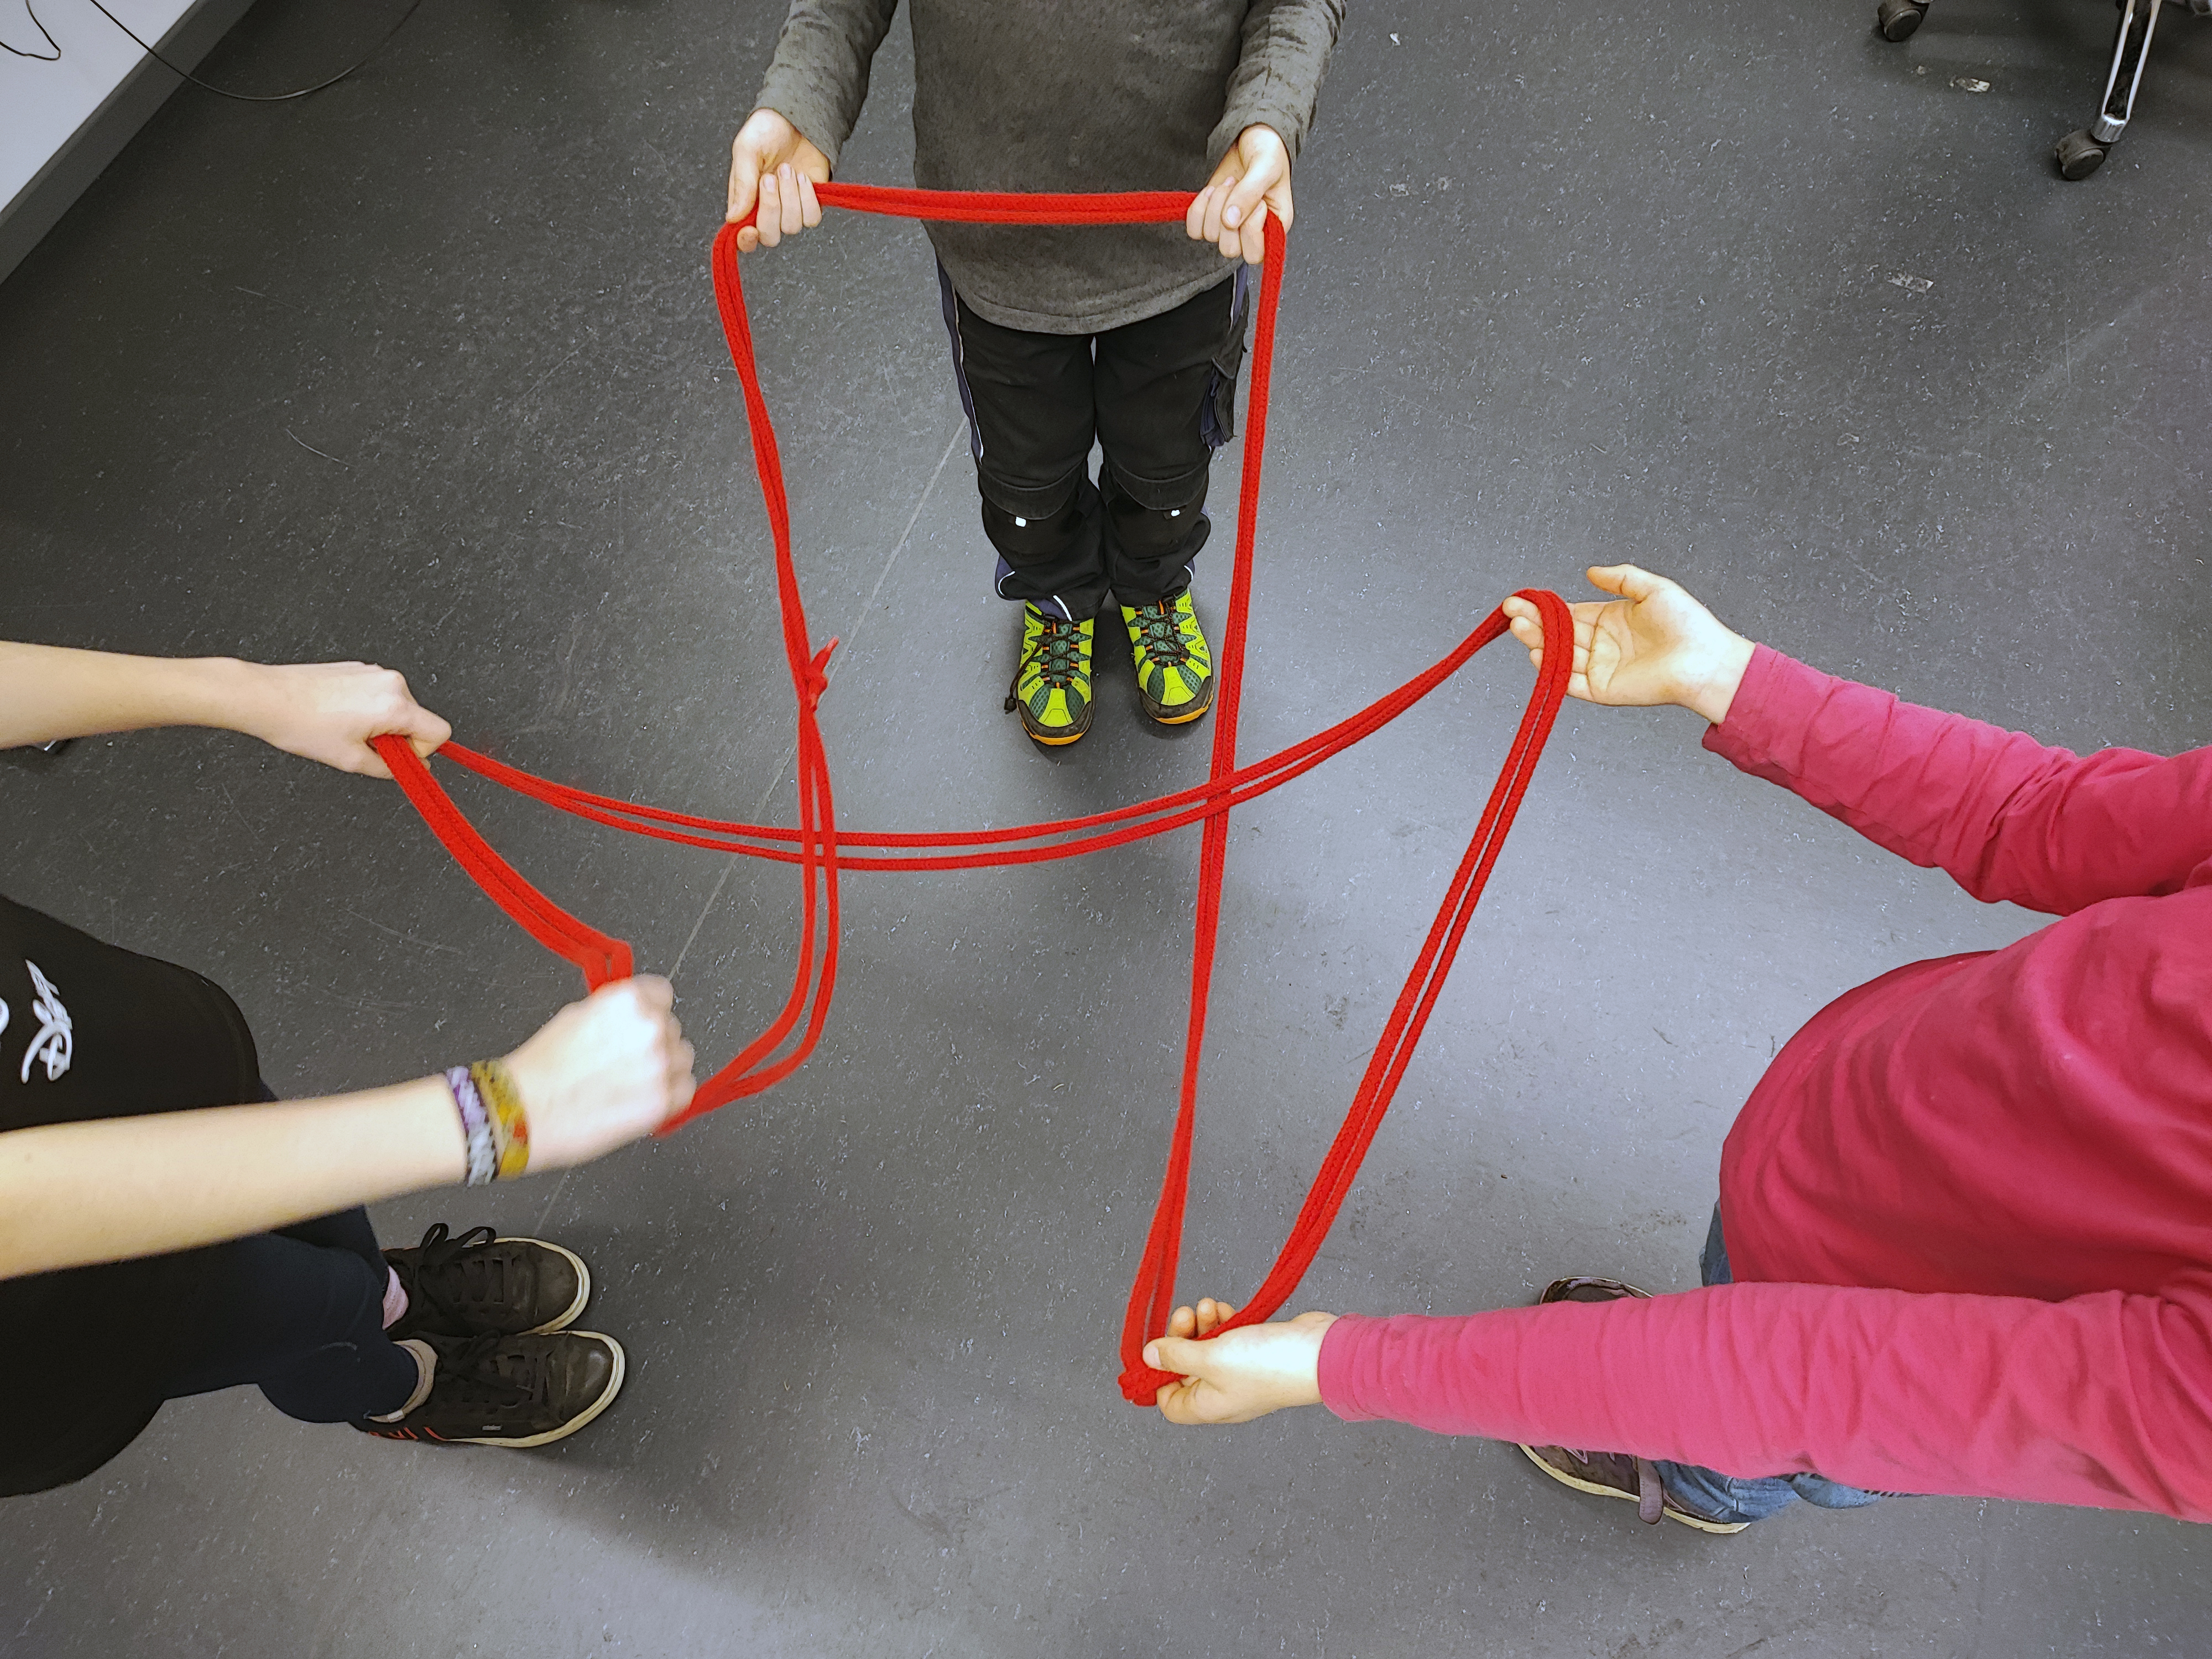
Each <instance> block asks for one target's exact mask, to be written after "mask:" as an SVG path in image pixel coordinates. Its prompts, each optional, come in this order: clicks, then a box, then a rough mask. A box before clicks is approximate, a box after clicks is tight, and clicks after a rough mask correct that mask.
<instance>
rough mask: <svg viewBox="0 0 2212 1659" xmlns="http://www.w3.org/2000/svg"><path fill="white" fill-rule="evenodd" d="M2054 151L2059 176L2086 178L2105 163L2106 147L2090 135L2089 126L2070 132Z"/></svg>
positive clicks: (2073, 178)
mask: <svg viewBox="0 0 2212 1659" xmlns="http://www.w3.org/2000/svg"><path fill="white" fill-rule="evenodd" d="M2052 153H2053V155H2055V156H2056V157H2057V162H2058V176H2059V177H2060V178H2062V179H2069V180H2079V179H2086V178H2087V177H2088V176H2089V175H2090V174H2091V173H2094V172H2095V171H2096V170H2097V169H2098V168H2099V167H2102V166H2104V165H2105V147H2104V146H2103V145H2102V144H2100V143H2098V142H2097V141H2096V140H2095V139H2094V138H2092V137H2090V136H2089V131H2088V129H2087V127H2076V128H2075V130H2074V131H2071V132H2069V133H2068V134H2067V135H2066V136H2065V137H2063V138H2061V139H2060V140H2059V141H2058V147H2057V149H2056V150H2055V151H2053V152H2052Z"/></svg>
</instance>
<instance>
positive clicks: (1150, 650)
mask: <svg viewBox="0 0 2212 1659" xmlns="http://www.w3.org/2000/svg"><path fill="white" fill-rule="evenodd" d="M1121 625H1122V626H1123V627H1125V628H1127V629H1128V630H1129V649H1130V652H1131V653H1133V655H1134V656H1135V658H1136V661H1137V692H1138V695H1139V696H1141V697H1143V698H1144V700H1145V713H1146V714H1149V715H1151V716H1152V718H1153V719H1154V720H1158V722H1159V723H1160V724H1161V725H1162V726H1185V725H1188V723H1189V722H1191V721H1192V720H1196V719H1197V718H1198V717H1199V716H1200V714H1204V713H1205V712H1206V710H1207V709H1209V708H1212V707H1213V653H1212V651H1211V650H1209V649H1208V648H1207V647H1206V635H1203V634H1201V633H1200V632H1199V629H1198V612H1197V611H1194V610H1193V609H1192V608H1191V604H1190V590H1189V589H1188V588H1187V587H1186V588H1185V589H1183V591H1182V592H1180V593H1177V594H1176V595H1175V596H1174V597H1173V598H1172V599H1162V600H1161V601H1160V602H1159V603H1158V604H1157V605H1139V606H1137V607H1135V608H1134V609H1132V608H1131V607H1130V606H1128V605H1123V606H1122V607H1121Z"/></svg>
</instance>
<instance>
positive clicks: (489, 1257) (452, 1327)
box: [384, 1221, 592, 1342]
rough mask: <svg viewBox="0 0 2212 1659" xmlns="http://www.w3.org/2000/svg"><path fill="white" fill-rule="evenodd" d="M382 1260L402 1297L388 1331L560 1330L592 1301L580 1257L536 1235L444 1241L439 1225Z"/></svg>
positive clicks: (477, 1233) (472, 1233) (476, 1232)
mask: <svg viewBox="0 0 2212 1659" xmlns="http://www.w3.org/2000/svg"><path fill="white" fill-rule="evenodd" d="M384 1259H385V1260H386V1261H387V1262H389V1263H391V1264H392V1272H393V1273H397V1274H398V1276H399V1284H400V1286H401V1288H402V1289H404V1291H406V1292H407V1311H406V1312H405V1313H404V1314H402V1315H400V1316H399V1319H398V1322H397V1323H396V1324H394V1325H393V1326H392V1331H391V1336H392V1340H393V1341H395V1342H396V1341H398V1340H402V1339H403V1338H405V1337H410V1336H464V1337H465V1336H485V1335H489V1334H499V1335H501V1336H532V1335H539V1334H544V1333H546V1332H550V1331H558V1330H565V1329H567V1328H568V1326H570V1325H571V1324H573V1323H574V1322H575V1320H576V1318H577V1316H579V1315H580V1314H581V1313H582V1312H583V1311H584V1304H586V1303H587V1302H589V1301H590V1300H591V1299H592V1270H591V1269H590V1268H589V1267H586V1266H585V1265H584V1259H583V1257H581V1256H580V1255H577V1254H576V1253H575V1252H574V1250H571V1249H564V1248H562V1246H561V1245H558V1244H549V1243H546V1242H545V1241H544V1239H542V1238H498V1237H494V1236H493V1234H492V1230H491V1229H490V1228H489V1227H472V1228H471V1229H470V1230H469V1231H467V1232H465V1233H463V1234H461V1235H460V1236H459V1237H458V1238H456V1237H449V1236H448V1235H447V1231H446V1224H445V1223H444V1222H442V1221H441V1222H439V1223H438V1224H437V1225H435V1226H433V1227H432V1228H431V1229H430V1231H428V1232H426V1233H424V1234H423V1235H422V1243H419V1244H416V1245H412V1246H410V1247H409V1248H407V1249H398V1250H386V1252H385V1253H384Z"/></svg>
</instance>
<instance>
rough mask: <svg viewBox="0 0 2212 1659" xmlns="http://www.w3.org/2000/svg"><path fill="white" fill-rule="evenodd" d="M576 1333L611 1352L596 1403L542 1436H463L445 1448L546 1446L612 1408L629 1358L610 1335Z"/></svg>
mask: <svg viewBox="0 0 2212 1659" xmlns="http://www.w3.org/2000/svg"><path fill="white" fill-rule="evenodd" d="M576 1334H577V1335H578V1336H584V1337H591V1338H592V1339H594V1340H598V1341H600V1342H604V1343H605V1344H606V1345H607V1346H608V1347H609V1348H611V1349H612V1350H613V1351H614V1356H615V1369H614V1375H613V1376H610V1377H608V1378H607V1386H606V1388H605V1390H604V1391H602V1392H601V1394H600V1395H599V1398H598V1399H597V1400H594V1401H592V1403H591V1404H590V1405H588V1406H586V1407H585V1408H584V1409H583V1410H582V1411H580V1412H578V1413H576V1414H575V1415H574V1417H572V1418H570V1419H568V1421H567V1422H565V1423H563V1424H562V1425H561V1426H560V1427H559V1428H557V1429H548V1430H546V1431H545V1432H544V1433H543V1434H533V1435H532V1436H530V1437H528V1438H527V1439H525V1440H507V1439H504V1438H500V1437H487V1438H484V1439H481V1440H479V1439H474V1438H471V1437H467V1436H463V1437H460V1438H459V1439H455V1440H451V1441H448V1442H447V1444H448V1445H454V1446H506V1447H509V1448H511V1449H513V1450H515V1451H522V1450H524V1449H527V1448H529V1447H532V1446H544V1445H550V1444H551V1443H553V1442H554V1441H556V1440H566V1439H567V1438H568V1437H569V1436H570V1435H572V1434H574V1433H575V1431H577V1430H579V1429H580V1428H582V1427H583V1426H584V1425H586V1423H589V1422H591V1421H592V1419H594V1418H596V1417H598V1416H599V1413H601V1412H603V1411H605V1410H606V1408H607V1407H610V1406H611V1405H613V1404H614V1403H615V1396H616V1395H618V1394H620V1393H621V1392H622V1385H623V1377H624V1376H627V1375H628V1374H629V1356H628V1355H627V1354H625V1353H624V1352H623V1345H622V1344H621V1343H619V1342H617V1341H616V1340H614V1338H612V1337H611V1336H607V1335H605V1334H602V1333H600V1332H599V1331H578V1332H577V1333H576Z"/></svg>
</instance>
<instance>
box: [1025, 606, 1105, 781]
mask: <svg viewBox="0 0 2212 1659" xmlns="http://www.w3.org/2000/svg"><path fill="white" fill-rule="evenodd" d="M1092 626H1093V624H1092V623H1090V622H1089V621H1084V622H1079V623H1072V622H1062V621H1061V620H1060V618H1059V617H1048V616H1047V615H1046V614H1045V613H1044V612H1043V611H1040V610H1038V609H1037V608H1036V606H1035V605H1024V606H1023V607H1022V663H1021V666H1020V667H1018V668H1017V669H1016V670H1015V671H1014V683H1013V684H1012V685H1011V686H1009V687H1007V689H1006V708H1008V710H1009V711H1011V710H1013V709H1016V708H1018V709H1020V710H1021V711H1022V730H1023V731H1024V732H1028V733H1029V734H1030V736H1031V737H1032V738H1036V740H1037V741H1038V742H1039V743H1042V744H1051V745H1053V746H1054V747H1055V748H1056V747H1058V746H1059V745H1060V744H1065V743H1073V742H1074V741H1075V740H1076V739H1077V738H1079V737H1081V736H1082V735H1083V734H1084V733H1085V732H1088V731H1089V730H1090V729H1091V629H1092Z"/></svg>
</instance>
